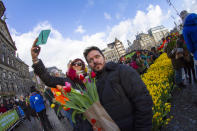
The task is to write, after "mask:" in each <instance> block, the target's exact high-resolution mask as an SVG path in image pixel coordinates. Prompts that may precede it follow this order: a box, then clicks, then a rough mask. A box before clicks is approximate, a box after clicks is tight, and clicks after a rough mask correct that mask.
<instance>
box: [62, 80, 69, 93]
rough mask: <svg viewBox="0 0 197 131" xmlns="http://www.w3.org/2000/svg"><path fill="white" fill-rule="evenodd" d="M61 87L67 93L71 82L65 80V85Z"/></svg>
mask: <svg viewBox="0 0 197 131" xmlns="http://www.w3.org/2000/svg"><path fill="white" fill-rule="evenodd" d="M63 89H64V90H65V91H66V92H67V93H69V92H71V84H70V83H69V82H65V86H63Z"/></svg>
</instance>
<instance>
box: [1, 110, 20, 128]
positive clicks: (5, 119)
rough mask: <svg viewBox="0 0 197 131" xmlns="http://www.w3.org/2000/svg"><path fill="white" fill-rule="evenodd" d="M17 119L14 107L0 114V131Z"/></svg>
mask: <svg viewBox="0 0 197 131" xmlns="http://www.w3.org/2000/svg"><path fill="white" fill-rule="evenodd" d="M17 120H19V117H18V114H17V112H16V110H15V109H13V110H9V111H7V112H5V113H3V114H1V115H0V131H5V130H7V129H8V128H10V127H11V126H12V125H13V124H14V123H15V122H16V121H17Z"/></svg>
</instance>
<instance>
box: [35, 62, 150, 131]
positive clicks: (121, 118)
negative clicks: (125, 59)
mask: <svg viewBox="0 0 197 131" xmlns="http://www.w3.org/2000/svg"><path fill="white" fill-rule="evenodd" d="M33 68H34V72H35V73H36V74H37V75H38V76H39V77H40V78H41V80H42V81H43V82H44V83H45V84H46V85H47V86H49V87H56V85H58V84H59V85H64V84H65V81H68V82H70V83H71V84H72V86H73V88H75V84H74V83H73V82H72V81H71V80H70V79H69V78H59V77H52V76H50V75H49V73H48V72H47V71H46V69H45V67H44V65H43V63H42V61H41V60H39V62H38V63H37V64H34V65H33ZM96 85H97V90H98V94H99V98H100V102H101V104H102V105H103V107H104V108H105V109H106V111H107V112H108V113H109V115H110V116H111V118H112V119H113V120H114V121H115V123H116V124H117V125H118V126H119V128H120V129H121V131H151V129H152V115H153V114H152V104H153V102H152V98H151V96H150V95H149V92H148V91H147V89H146V86H145V84H144V83H143V82H142V80H141V78H140V76H139V75H138V73H137V72H136V71H135V70H134V69H133V68H131V67H129V66H126V65H119V64H115V63H107V64H106V65H105V68H104V70H103V71H102V73H99V74H98V75H97V82H96ZM77 127H78V128H76V129H75V130H80V131H91V130H92V128H91V125H90V124H89V123H88V122H87V121H80V122H78V123H77Z"/></svg>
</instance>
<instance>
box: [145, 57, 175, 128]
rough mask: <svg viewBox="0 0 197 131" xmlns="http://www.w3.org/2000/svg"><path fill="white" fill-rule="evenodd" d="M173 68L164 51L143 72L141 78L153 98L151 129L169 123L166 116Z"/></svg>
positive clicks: (169, 106)
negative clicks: (145, 71)
mask: <svg viewBox="0 0 197 131" xmlns="http://www.w3.org/2000/svg"><path fill="white" fill-rule="evenodd" d="M173 73H174V71H173V68H172V63H171V60H170V59H169V58H168V57H167V54H166V53H163V54H162V55H160V57H159V58H158V59H156V60H155V62H154V64H152V65H151V66H150V68H149V69H148V70H147V73H145V74H143V75H142V76H141V77H142V80H143V81H144V83H145V84H146V86H147V89H148V90H149V92H150V95H151V96H152V100H153V103H154V105H153V108H152V109H153V113H154V115H153V130H159V128H160V127H162V126H165V125H166V124H168V123H169V121H170V119H172V117H171V118H167V117H168V113H169V112H170V108H171V104H170V103H169V102H168V101H169V99H170V98H171V90H172V87H173Z"/></svg>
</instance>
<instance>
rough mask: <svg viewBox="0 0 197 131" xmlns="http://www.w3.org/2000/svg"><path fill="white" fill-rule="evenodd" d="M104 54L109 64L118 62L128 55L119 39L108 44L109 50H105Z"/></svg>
mask: <svg viewBox="0 0 197 131" xmlns="http://www.w3.org/2000/svg"><path fill="white" fill-rule="evenodd" d="M102 52H103V54H104V56H105V59H106V61H107V62H109V61H113V62H118V60H119V59H120V57H121V56H124V55H125V54H126V50H125V48H124V45H123V43H122V42H121V41H119V40H118V39H117V38H115V41H114V42H112V43H110V44H107V48H105V49H103V50H102Z"/></svg>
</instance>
